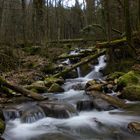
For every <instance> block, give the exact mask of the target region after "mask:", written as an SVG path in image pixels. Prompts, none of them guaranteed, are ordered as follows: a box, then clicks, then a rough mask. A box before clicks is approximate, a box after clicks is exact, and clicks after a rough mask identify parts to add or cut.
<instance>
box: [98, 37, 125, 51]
mask: <svg viewBox="0 0 140 140" xmlns="http://www.w3.org/2000/svg"><path fill="white" fill-rule="evenodd" d="M126 44H127V41H126V38H123V39H118V40H113V41H111V42H102V43H98V42H97V43H96V48H99V49H103V48H118V47H122V46H125V45H126Z"/></svg>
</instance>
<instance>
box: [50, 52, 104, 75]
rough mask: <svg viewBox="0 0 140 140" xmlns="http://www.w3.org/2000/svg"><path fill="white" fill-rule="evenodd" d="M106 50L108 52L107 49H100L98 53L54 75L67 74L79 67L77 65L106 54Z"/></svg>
mask: <svg viewBox="0 0 140 140" xmlns="http://www.w3.org/2000/svg"><path fill="white" fill-rule="evenodd" d="M105 52H106V50H102V51H100V52H99V53H96V54H94V55H90V56H88V57H86V58H84V59H82V60H81V61H80V62H78V63H76V64H74V65H72V66H70V67H68V68H66V69H64V70H63V71H62V72H59V73H57V74H56V75H54V76H53V77H60V76H64V75H65V74H67V73H68V72H70V71H71V70H73V69H75V68H77V67H79V66H81V65H83V64H86V63H88V62H90V61H92V60H93V59H96V58H98V57H99V56H101V55H103V54H105Z"/></svg>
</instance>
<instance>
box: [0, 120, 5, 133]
mask: <svg viewBox="0 0 140 140" xmlns="http://www.w3.org/2000/svg"><path fill="white" fill-rule="evenodd" d="M4 130H5V122H4V121H3V120H2V119H0V134H1V135H2V134H3V133H4Z"/></svg>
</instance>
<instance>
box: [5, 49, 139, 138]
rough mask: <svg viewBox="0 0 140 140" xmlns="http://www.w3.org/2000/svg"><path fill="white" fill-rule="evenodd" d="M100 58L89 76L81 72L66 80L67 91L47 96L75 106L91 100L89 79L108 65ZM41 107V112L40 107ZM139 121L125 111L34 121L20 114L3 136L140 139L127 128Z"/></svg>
mask: <svg viewBox="0 0 140 140" xmlns="http://www.w3.org/2000/svg"><path fill="white" fill-rule="evenodd" d="M72 53H73V52H72ZM74 54H75V52H74ZM98 61H99V63H98V64H97V65H96V66H95V67H94V69H93V70H92V71H91V72H90V73H89V74H88V75H86V76H85V77H81V75H80V74H79V78H76V79H68V80H66V83H65V84H64V85H63V88H64V89H65V92H64V93H62V94H50V95H48V94H47V95H48V96H49V97H50V98H51V99H52V100H57V101H59V102H61V103H63V102H66V103H69V104H70V105H72V106H73V107H74V108H76V103H77V102H78V101H79V100H89V97H88V96H87V95H86V94H85V91H84V85H85V83H86V82H87V81H88V80H91V79H94V78H95V79H98V78H101V77H102V74H101V73H100V70H101V69H102V68H104V67H105V66H106V63H105V56H100V57H99V58H98ZM67 62H68V63H69V60H67ZM27 109H28V108H27ZM38 110H39V111H40V112H41V110H40V108H38ZM137 120H140V117H139V116H138V115H134V114H132V113H130V114H128V113H127V114H125V112H124V111H121V110H112V111H97V110H95V109H93V110H91V111H81V112H78V114H77V115H74V116H72V117H70V118H62V119H59V118H53V117H43V118H40V119H38V120H37V121H35V122H32V123H25V122H22V121H21V119H20V116H18V117H17V118H15V119H11V120H9V121H7V127H6V131H5V133H4V135H3V137H4V138H5V140H134V139H135V140H139V139H140V138H139V136H134V135H131V134H130V133H129V132H128V131H127V124H128V123H129V122H131V121H137Z"/></svg>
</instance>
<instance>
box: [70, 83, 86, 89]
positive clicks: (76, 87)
mask: <svg viewBox="0 0 140 140" xmlns="http://www.w3.org/2000/svg"><path fill="white" fill-rule="evenodd" d="M71 88H72V89H74V90H84V89H85V87H84V85H83V84H82V83H78V84H75V85H73V86H72V87H71Z"/></svg>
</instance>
